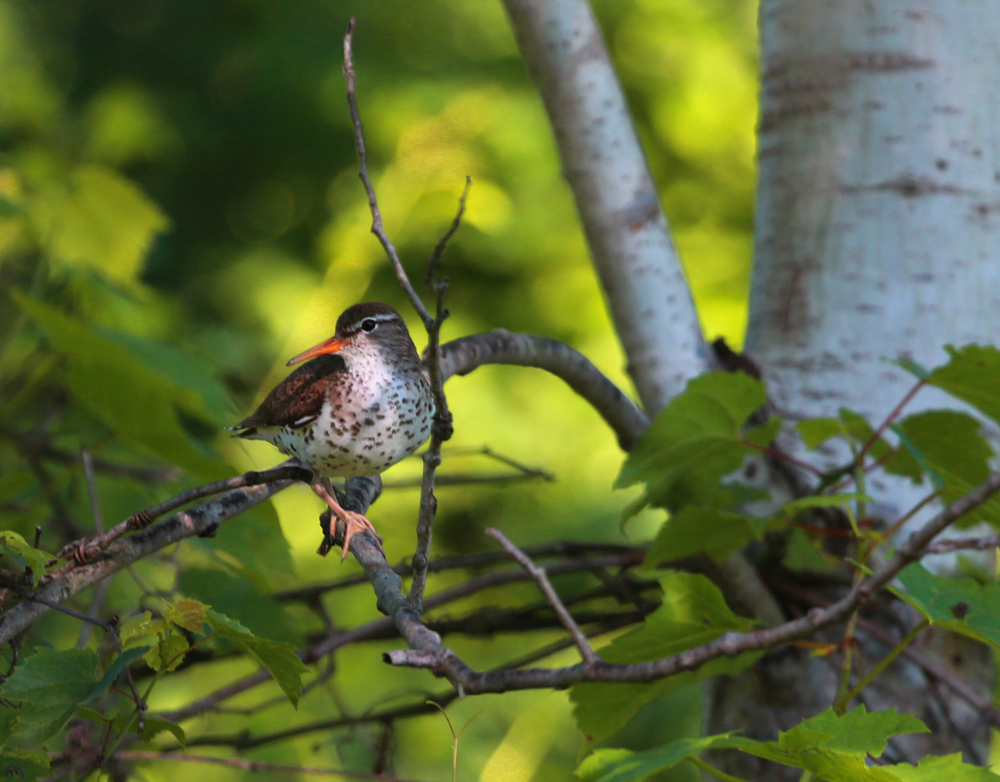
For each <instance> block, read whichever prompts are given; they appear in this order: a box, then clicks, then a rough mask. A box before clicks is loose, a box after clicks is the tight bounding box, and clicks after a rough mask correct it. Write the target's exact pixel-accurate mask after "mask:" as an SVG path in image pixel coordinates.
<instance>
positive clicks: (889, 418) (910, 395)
mask: <svg viewBox="0 0 1000 782" xmlns="http://www.w3.org/2000/svg"><path fill="white" fill-rule="evenodd" d="M926 383H927V381H926V380H924V379H922V378H921V379H920V380H918V381H917V382H916V383H915V384H914V386H913V388H911V389H910V390H909V391H908V392H907V394H906V396H904V397H903V398H902V399H901V400H900V401H899V404H898V405H896V406H895V407H894V408H893V409H892V412H890V413H889V415H887V416H886V417H885V420H884V421H883V422H882V423H881V424H879V426H878V428H877V429H876V430H875V431H874V432H872V436H871V437H869V438H868V440H867V441H866V442H865V444H864V445H862V446H861V450H859V451H858V454H857V456H856V457H855V461H857V462H860V461H861V460H863V459H864V458H865V454H866V453H868V449H869V448H871V447H872V446H873V445H874V444H875V443H876V442H877V441H878V439H879V438H880V437H881V436H882V435H883V434H884V433H885V430H886V429H888V428H889V424H891V423H892V422H893V421H895V420H896V418H898V417H899V414H900V413H902V412H903V408H904V407H906V406H907V405H908V404H909V403H910V400H911V399H913V397H914V396H916V394H917V392H918V391H919V390H920V389H921V388H923V387H924V385H925V384H926Z"/></svg>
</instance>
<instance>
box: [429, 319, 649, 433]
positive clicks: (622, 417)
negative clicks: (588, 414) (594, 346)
mask: <svg viewBox="0 0 1000 782" xmlns="http://www.w3.org/2000/svg"><path fill="white" fill-rule="evenodd" d="M485 364H513V365H516V366H523V367H537V368H538V369H544V370H546V371H548V372H551V373H552V374H553V375H555V376H556V377H558V378H560V379H561V380H563V381H565V382H566V384H567V385H569V387H570V388H572V389H573V390H574V391H576V393H578V394H579V395H580V396H582V397H583V398H584V399H586V400H587V401H588V402H589V403H590V404H591V406H592V407H593V408H594V409H595V410H596V411H597V412H598V413H599V414H600V415H601V417H602V418H604V420H605V422H606V423H607V424H608V425H609V426H610V427H611V428H612V430H613V431H614V432H615V434H616V435H617V436H618V443H619V445H621V447H622V448H623V449H624V450H626V451H627V450H629V449H630V448H631V447H632V446H633V445H634V444H635V441H636V440H638V439H639V436H640V435H641V434H642V433H643V432H644V431H646V428H647V427H648V426H649V418H648V417H647V416H646V414H645V413H643V412H642V410H640V409H639V408H638V407H637V406H636V405H635V403H634V402H633V401H632V400H631V399H629V398H628V397H627V396H625V394H624V393H622V391H621V389H619V388H618V386H616V385H615V384H614V383H612V382H611V381H610V380H608V378H607V377H605V376H604V374H603V373H602V372H601V371H600V370H599V369H598V368H597V367H595V366H594V365H593V364H592V363H591V362H590V360H589V359H588V358H587V357H586V356H584V355H583V354H582V353H580V352H578V351H576V350H574V349H573V348H571V347H570V346H569V345H565V344H563V343H562V342H558V341H556V340H554V339H547V338H545V337H536V336H534V335H533V334H515V333H511V332H509V331H504V330H503V329H497V330H496V331H491V332H489V333H488V334H475V335H473V336H470V337H462V338H461V339H456V340H453V341H451V342H448V343H446V344H444V345H442V346H441V371H442V374H443V376H444V378H445V379H446V380H447V379H448V378H449V377H451V376H452V375H466V374H468V373H469V372H471V371H472V370H474V369H476V368H477V367H481V366H483V365H485Z"/></svg>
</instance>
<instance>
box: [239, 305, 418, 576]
mask: <svg viewBox="0 0 1000 782" xmlns="http://www.w3.org/2000/svg"><path fill="white" fill-rule="evenodd" d="M303 361H304V362H306V363H305V364H303V365H302V366H301V367H299V368H298V369H296V370H295V371H294V372H293V373H292V374H290V375H289V376H288V377H287V378H285V380H284V381H283V382H281V383H280V384H279V385H278V386H277V387H276V388H275V389H274V390H273V391H271V393H270V394H268V395H267V398H266V399H265V400H264V401H263V402H262V403H261V405H260V407H258V408H257V410H256V411H254V413H253V414H252V415H250V416H249V417H247V418H244V419H243V420H242V421H240V423H238V424H237V425H236V426H233V427H230V429H231V430H233V431H236V434H235V435H234V436H235V437H242V438H243V439H246V440H266V441H267V442H269V443H271V444H272V445H274V446H275V447H276V448H277V449H278V450H279V451H281V452H282V453H284V454H287V455H289V456H294V457H295V458H297V459H299V460H300V461H301V462H303V463H304V464H307V465H308V466H309V467H310V468H311V469H312V470H313V480H312V490H313V491H314V492H316V494H317V495H318V496H319V497H320V498H322V499H323V500H324V501H325V502H326V504H327V505H329V506H330V510H331V511H332V513H333V514H334V515H335V516H336V517H337V518H340V519H343V521H344V523H345V524H346V532H345V533H344V546H343V555H342V556H341V561H343V559H344V557H346V556H347V550H348V546H350V542H351V537H352V536H353V535H355V534H357V533H359V532H364V531H371V532H372V533H375V527H374V526H372V523H371V522H370V521H369V520H368V519H367V518H366V517H365V516H363V515H361V514H360V513H355V512H354V511H349V510H345V509H344V508H342V507H341V506H340V503H338V502H337V500H336V498H335V497H334V496H333V487H332V486H331V484H330V481H329V478H330V477H340V478H350V477H354V476H361V475H378V474H379V473H381V472H383V471H384V470H386V469H387V468H389V467H391V466H392V465H394V464H395V463H396V462H398V461H399V460H400V459H403V458H404V457H406V456H409V455H410V454H411V453H413V452H414V451H415V450H417V448H419V447H420V445H421V444H422V443H423V442H424V441H425V440H426V439H427V436H428V434H429V433H430V430H431V419H432V417H433V415H434V397H433V396H432V394H431V387H430V383H428V381H427V378H426V376H425V375H424V372H423V370H422V369H421V366H420V357H419V356H418V355H417V349H416V347H415V346H414V344H413V340H412V339H411V338H410V333H409V332H408V331H407V330H406V324H405V323H404V322H403V318H402V317H401V316H400V314H399V313H398V312H397V311H396V310H394V309H393V308H392V307H390V306H389V305H387V304H380V303H378V302H368V303H364V304H355V305H354V306H353V307H350V308H349V309H347V310H346V311H345V312H344V314H343V315H341V316H340V317H339V318H338V319H337V330H336V332H335V333H334V335H333V336H332V337H330V339H328V340H326V341H325V342H321V343H319V344H318V345H316V346H315V347H313V348H310V349H309V350H307V351H305V352H304V353H300V354H299V355H297V356H296V357H295V358H293V359H292V360H291V361H289V362H288V366H293V365H295V364H300V363H302V362H303ZM375 534H376V537H377V533H375ZM379 540H381V538H379Z"/></svg>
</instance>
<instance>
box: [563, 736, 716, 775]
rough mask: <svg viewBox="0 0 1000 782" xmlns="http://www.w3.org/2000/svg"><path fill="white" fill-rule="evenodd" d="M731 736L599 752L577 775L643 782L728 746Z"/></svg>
mask: <svg viewBox="0 0 1000 782" xmlns="http://www.w3.org/2000/svg"><path fill="white" fill-rule="evenodd" d="M728 739H729V734H724V735H721V736H705V737H704V738H687V739H678V740H677V741H671V742H670V743H669V744H665V745H663V746H662V747H657V748H656V749H650V750H646V751H645V752H629V751H628V750H620V749H599V750H596V751H595V752H594V753H593V754H592V755H590V756H589V757H587V758H586V759H584V761H583V762H582V763H581V764H580V766H579V767H578V768H577V770H576V775H577V776H578V777H581V778H582V779H583V780H584V781H585V782H642V780H644V779H646V778H647V777H649V776H650V775H651V774H654V773H656V772H657V771H663V770H664V769H668V768H672V767H673V766H676V765H677V764H678V763H681V762H683V761H684V760H685V759H687V758H689V757H692V756H697V755H700V754H701V753H702V752H704V751H706V750H709V749H713V748H717V747H725V746H726V745H727V742H728Z"/></svg>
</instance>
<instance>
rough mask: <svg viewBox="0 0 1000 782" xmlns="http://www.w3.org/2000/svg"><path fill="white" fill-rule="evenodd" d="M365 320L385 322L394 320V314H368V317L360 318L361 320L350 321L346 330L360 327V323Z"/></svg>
mask: <svg viewBox="0 0 1000 782" xmlns="http://www.w3.org/2000/svg"><path fill="white" fill-rule="evenodd" d="M366 320H374V321H375V322H376V323H385V322H386V321H387V320H396V316H395V315H391V314H389V313H388V312H386V313H382V314H381V315H369V316H368V317H365V318H362V319H361V320H359V321H356V322H354V323H352V324H351V325H350V326H349V327H348V328H347V331H355V330H357V329H359V328H361V324H362V323H364V322H365V321H366Z"/></svg>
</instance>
